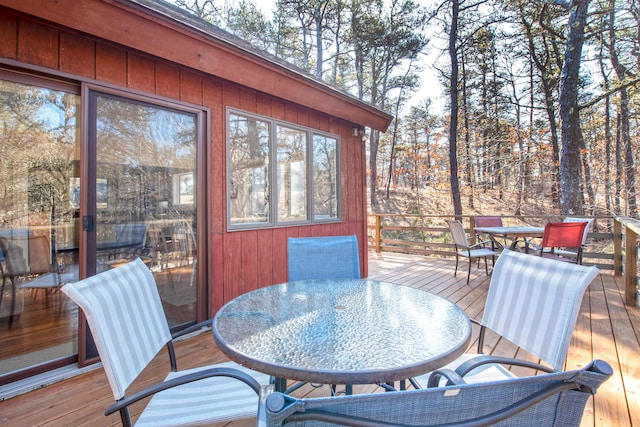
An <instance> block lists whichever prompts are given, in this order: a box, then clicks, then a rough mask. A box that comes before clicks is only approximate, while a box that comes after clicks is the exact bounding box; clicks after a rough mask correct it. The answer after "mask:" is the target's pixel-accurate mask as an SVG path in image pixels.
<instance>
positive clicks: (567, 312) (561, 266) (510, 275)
mask: <svg viewBox="0 0 640 427" xmlns="http://www.w3.org/2000/svg"><path fill="white" fill-rule="evenodd" d="M597 275H598V268H597V267H586V266H582V265H577V264H569V263H565V262H558V261H555V260H551V259H547V258H541V257H539V256H534V255H527V254H523V253H520V252H515V251H510V250H507V249H505V250H504V251H503V252H502V255H500V257H499V258H498V261H496V265H495V267H494V270H493V274H492V276H491V282H490V284H489V291H488V293H487V300H486V302H485V308H484V313H483V316H482V321H481V322H480V336H479V339H478V354H469V353H466V354H463V355H462V356H461V357H459V358H458V359H456V360H455V361H453V362H452V363H450V364H448V365H446V366H445V367H444V368H443V369H444V371H443V372H444V373H445V374H448V373H449V372H450V371H452V370H453V371H455V373H456V374H457V375H459V376H461V377H462V378H464V380H465V381H466V382H468V383H477V382H485V381H495V380H502V379H507V378H514V377H515V375H514V374H513V373H512V372H511V371H510V370H508V369H507V368H506V366H509V365H512V366H524V367H528V368H531V369H533V370H534V371H535V370H540V371H543V372H553V371H559V370H562V369H563V367H564V363H565V359H566V356H567V351H568V349H569V342H570V341H571V335H572V334H573V328H574V326H575V323H576V319H577V317H578V313H579V311H580V304H581V303H582V297H583V295H584V292H585V290H586V289H587V287H588V286H589V284H590V283H591V281H592V280H593V279H594V278H595V277H596V276H597ZM475 323H477V322H475ZM487 330H490V331H493V332H494V333H496V334H498V335H499V336H501V337H503V338H505V339H507V340H508V341H510V342H511V343H513V344H515V345H516V346H518V347H520V348H521V349H523V350H526V351H527V352H529V353H530V354H532V355H534V356H536V357H537V358H539V359H540V360H541V361H542V362H544V363H545V364H544V365H543V364H539V363H533V362H531V361H529V360H524V359H512V358H507V357H496V356H489V355H484V354H482V353H483V350H484V348H483V347H484V338H485V334H486V332H487ZM445 379H446V375H443V374H442V373H440V372H439V371H435V372H434V373H431V374H425V375H422V376H419V377H416V378H414V379H412V382H413V384H414V386H416V387H419V388H426V387H431V386H436V385H439V384H441V383H442V382H443V381H444V380H445Z"/></svg>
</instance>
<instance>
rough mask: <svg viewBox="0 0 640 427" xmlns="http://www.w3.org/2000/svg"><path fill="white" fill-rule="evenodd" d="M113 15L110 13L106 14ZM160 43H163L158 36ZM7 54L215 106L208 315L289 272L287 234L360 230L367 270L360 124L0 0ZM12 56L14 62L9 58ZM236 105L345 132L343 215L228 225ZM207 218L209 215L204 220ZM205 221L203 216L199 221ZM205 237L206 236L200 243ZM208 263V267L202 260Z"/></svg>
mask: <svg viewBox="0 0 640 427" xmlns="http://www.w3.org/2000/svg"><path fill="white" fill-rule="evenodd" d="M103 18H104V19H108V18H107V17H103ZM156 45H157V43H156ZM0 59H4V60H9V62H13V61H17V63H20V64H24V65H25V67H27V68H28V67H31V66H35V67H42V68H44V69H47V70H51V74H53V75H55V74H56V73H64V74H65V75H73V76H77V81H78V82H81V81H90V82H94V83H95V82H97V83H101V82H102V83H108V84H110V85H116V86H121V87H124V88H129V89H132V90H136V91H140V92H145V93H149V94H155V95H159V96H162V97H167V98H171V99H175V100H180V101H184V102H188V103H191V104H195V105H201V106H203V107H206V108H207V109H209V110H210V122H209V123H208V130H209V136H210V139H209V141H208V147H207V151H208V153H207V155H208V157H209V163H210V164H209V179H208V181H209V183H208V188H207V191H206V194H207V197H208V201H207V203H208V214H209V220H208V224H207V226H208V229H207V234H208V236H209V239H208V242H207V244H208V246H207V248H206V250H207V261H208V262H207V264H208V265H206V268H207V269H208V274H207V277H208V289H209V301H208V308H209V315H211V314H212V313H214V312H215V311H216V310H217V309H218V308H219V307H220V306H221V305H222V304H223V303H225V302H226V301H228V300H229V299H231V298H233V297H235V296H237V295H239V294H241V293H244V292H246V291H249V290H252V289H256V288H258V287H262V286H266V285H269V284H273V283H279V282H284V281H286V279H287V268H286V259H287V256H286V242H287V238H288V237H291V236H293V237H296V236H320V235H340V234H355V235H356V236H357V237H358V241H359V244H360V258H361V260H360V263H361V271H362V273H363V276H366V275H367V257H366V253H367V250H366V242H367V240H366V199H365V194H366V191H365V179H366V166H365V150H364V143H363V142H362V141H361V139H360V137H353V136H352V129H353V128H354V127H359V126H357V125H354V124H353V123H349V122H347V121H344V120H341V119H339V118H336V117H331V116H328V115H327V114H323V113H319V112H317V111H314V110H311V109H309V108H306V107H302V106H299V105H297V104H293V103H290V102H286V101H283V100H281V99H279V98H276V97H273V96H270V95H269V94H266V93H262V92H259V91H256V90H252V89H247V88H245V87H242V86H240V85H237V84H234V83H233V82H230V81H227V80H223V79H221V78H217V77H215V76H212V75H207V74H205V73H202V72H200V71H196V70H193V69H191V68H187V67H185V66H181V65H179V64H176V63H172V62H170V61H167V60H164V59H161V58H159V57H155V56H152V55H148V54H146V53H143V52H140V51H137V50H133V49H131V48H126V47H123V46H120V45H117V44H114V43H111V42H107V41H104V40H102V39H98V38H94V37H91V36H88V35H86V34H83V33H81V32H78V31H75V30H70V29H68V28H65V27H60V26H57V25H55V24H50V23H48V22H44V21H41V20H38V19H36V18H33V17H31V16H28V15H24V14H21V13H19V12H18V13H15V12H14V11H12V10H9V9H6V8H2V7H0ZM5 62H7V61H5ZM226 107H234V108H238V109H241V110H244V111H247V112H252V113H257V114H261V115H264V116H268V117H273V118H276V119H282V120H286V121H288V122H292V123H297V124H300V125H303V126H307V127H310V128H314V129H318V130H321V131H325V132H330V133H332V134H336V135H339V136H340V140H341V148H340V149H341V170H342V183H341V184H342V222H340V223H334V224H322V225H311V226H296V227H285V228H273V229H264V230H252V231H234V232H227V231H226V219H225V215H226V197H225V194H226V193H225V182H226V180H225V163H226V162H225V132H226V130H225V118H226V114H225V109H226ZM200 221H202V220H200ZM200 221H199V222H200ZM201 243H202V242H201ZM203 267H204V266H203Z"/></svg>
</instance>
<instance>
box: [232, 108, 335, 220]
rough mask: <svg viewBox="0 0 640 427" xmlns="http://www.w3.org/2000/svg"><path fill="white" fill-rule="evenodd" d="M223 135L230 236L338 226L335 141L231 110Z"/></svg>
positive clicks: (309, 130) (319, 134) (306, 130)
mask: <svg viewBox="0 0 640 427" xmlns="http://www.w3.org/2000/svg"><path fill="white" fill-rule="evenodd" d="M227 133H228V135H227V213H228V221H227V223H228V228H229V229H230V230H233V229H247V228H263V227H273V226H282V225H287V224H304V223H315V222H328V221H337V220H339V216H340V205H339V186H338V183H339V182H340V181H339V167H338V166H339V161H338V159H339V150H338V147H339V145H338V138H337V137H335V136H331V135H326V134H323V133H321V132H319V131H315V130H313V129H308V128H304V127H300V126H296V125H293V124H291V123H284V122H280V121H275V120H272V119H269V118H265V117H259V116H253V115H249V114H246V113H241V112H236V111H232V110H229V112H228V117H227ZM271 165H275V166H274V167H272V166H271Z"/></svg>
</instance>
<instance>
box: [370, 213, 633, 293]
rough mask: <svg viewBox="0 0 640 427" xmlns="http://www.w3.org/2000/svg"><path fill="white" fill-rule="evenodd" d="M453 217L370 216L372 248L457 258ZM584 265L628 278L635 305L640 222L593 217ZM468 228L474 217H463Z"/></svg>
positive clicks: (524, 220)
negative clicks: (451, 227) (449, 222)
mask: <svg viewBox="0 0 640 427" xmlns="http://www.w3.org/2000/svg"><path fill="white" fill-rule="evenodd" d="M447 219H453V216H441V215H402V214H370V215H369V224H368V228H369V233H368V240H369V247H370V248H373V249H375V251H376V252H381V251H385V252H400V253H408V254H416V255H425V256H444V257H451V256H454V246H453V242H452V240H451V235H450V234H449V228H448V227H447V226H446V223H445V220H447ZM502 219H503V222H504V224H505V225H532V226H541V227H542V226H544V224H545V223H546V222H549V221H562V217H560V216H533V215H521V216H515V215H514V216H503V217H502ZM593 219H594V221H593V225H592V228H591V232H589V236H588V240H587V245H586V248H585V250H584V253H583V263H584V264H588V265H596V266H598V267H599V268H600V269H603V270H613V271H614V273H615V274H616V275H624V276H625V283H626V288H625V291H626V292H625V303H626V304H627V305H635V304H636V300H637V293H638V275H637V271H638V268H637V265H638V244H637V242H638V236H639V235H640V221H639V220H635V219H631V218H626V217H593ZM462 220H463V223H464V224H465V227H466V228H467V229H472V228H473V217H472V216H463V217H462Z"/></svg>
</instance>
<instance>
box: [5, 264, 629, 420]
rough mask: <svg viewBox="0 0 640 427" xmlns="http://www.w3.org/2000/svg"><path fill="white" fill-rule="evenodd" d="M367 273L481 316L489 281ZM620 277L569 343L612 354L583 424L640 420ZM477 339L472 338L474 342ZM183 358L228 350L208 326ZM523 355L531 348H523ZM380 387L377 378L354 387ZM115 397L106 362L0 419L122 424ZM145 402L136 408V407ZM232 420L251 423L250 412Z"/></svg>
mask: <svg viewBox="0 0 640 427" xmlns="http://www.w3.org/2000/svg"><path fill="white" fill-rule="evenodd" d="M369 259H370V264H369V266H370V268H369V273H370V274H369V277H370V278H372V279H381V280H386V281H392V282H395V283H399V284H403V285H406V286H411V287H415V288H420V289H424V290H426V291H430V292H434V293H437V294H439V295H442V296H444V297H446V298H448V299H449V300H451V301H453V302H455V303H457V304H458V305H460V307H462V308H463V309H464V310H465V311H466V312H467V314H468V315H469V316H470V317H473V318H476V319H479V318H480V317H481V316H482V308H483V305H484V300H485V296H486V291H487V288H488V285H489V280H488V278H487V277H486V276H485V275H484V272H483V271H481V270H475V269H474V270H473V271H472V278H471V282H470V284H469V285H466V284H465V281H466V275H465V273H466V272H464V271H463V272H462V273H461V274H458V277H457V278H454V277H453V266H454V264H453V261H451V260H448V259H435V258H425V257H420V256H412V255H401V254H393V253H382V254H375V253H373V252H371V253H370V258H369ZM623 288H624V283H623V280H622V278H620V277H615V276H613V275H612V274H611V273H609V272H603V273H602V274H600V276H599V277H598V278H597V279H596V280H595V281H594V282H593V283H592V284H591V286H590V288H589V289H588V291H587V294H586V296H585V298H584V300H583V303H582V310H581V313H580V317H579V318H578V323H577V325H576V329H575V332H574V335H573V339H572V344H571V347H570V349H569V356H568V360H567V366H566V367H567V369H573V368H579V367H582V366H583V365H585V364H586V363H587V362H589V361H590V360H592V359H594V358H598V359H603V360H605V361H607V362H608V363H609V364H611V366H612V367H613V369H614V375H613V377H612V378H611V379H609V380H608V381H607V382H605V383H604V385H603V386H602V387H601V388H600V390H599V391H598V394H597V396H596V397H595V399H592V400H591V401H590V402H589V403H588V405H587V408H586V411H585V414H584V416H583V421H582V426H589V427H591V426H598V427H611V426H616V427H617V426H638V427H640V405H639V404H638V402H640V343H639V341H640V340H639V338H640V308H638V307H628V306H625V305H624V304H623V297H622V294H621V291H622V289H623ZM474 345H475V343H472V349H474V347H473V346H474ZM177 350H178V363H179V366H180V367H182V368H187V367H193V366H199V365H204V364H210V363H216V362H219V361H223V360H225V356H224V355H223V354H222V353H221V352H220V351H219V350H218V349H217V348H216V347H215V345H214V343H213V340H212V338H211V334H210V333H204V334H201V335H199V336H197V337H194V338H191V339H189V340H186V341H183V342H180V343H178V345H177ZM485 352H488V353H492V354H501V355H507V356H514V355H516V352H517V350H516V349H515V348H513V346H511V345H509V344H508V343H506V342H504V341H500V340H497V339H496V337H495V336H493V337H492V336H490V335H488V336H487V340H486V343H485ZM164 356H166V355H165V354H164V353H161V354H160V355H159V356H158V357H157V358H156V360H154V362H153V364H152V366H150V367H149V368H148V369H147V370H146V371H145V372H144V373H143V375H142V377H141V378H140V379H139V380H138V381H137V382H136V384H134V387H133V388H134V389H136V390H137V389H140V388H142V387H144V386H145V385H147V384H148V383H150V382H153V381H154V377H163V376H164V375H165V374H166V371H167V364H166V359H165V357H164ZM519 356H520V357H526V355H522V354H520V355H519ZM324 389H325V388H320V389H312V388H311V387H308V388H306V389H301V390H299V393H300V394H303V395H304V394H306V395H319V394H323V393H325V392H326V390H324ZM358 391H360V392H363V391H379V389H377V390H376V389H375V388H374V386H366V387H361V388H360V390H356V392H358ZM112 401H113V397H112V395H111V392H110V389H109V386H108V384H107V380H106V377H105V375H104V372H103V371H102V369H97V370H94V371H92V372H89V373H85V374H82V375H79V376H76V377H74V378H72V379H68V380H65V381H61V382H58V383H56V384H53V385H50V386H47V387H43V388H40V389H38V390H36V391H33V392H30V393H27V394H23V395H20V396H17V397H14V398H11V399H8V400H6V401H3V402H0V424H3V425H5V424H6V425H16V426H18V425H19V426H23V425H24V426H27V425H28V426H40V425H47V426H71V425H73V426H78V425H89V424H90V425H91V426H92V427H99V426H110V425H119V424H120V419H119V417H118V416H117V415H112V416H109V417H105V416H104V415H103V413H104V409H105V408H106V407H107V406H108V405H109V404H110V403H112ZM140 410H141V407H136V408H133V410H132V413H133V414H134V416H135V415H136V411H138V412H139V411H140ZM229 425H232V426H241V425H242V426H244V425H254V422H253V421H251V420H245V421H241V422H233V423H230V424H229Z"/></svg>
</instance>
